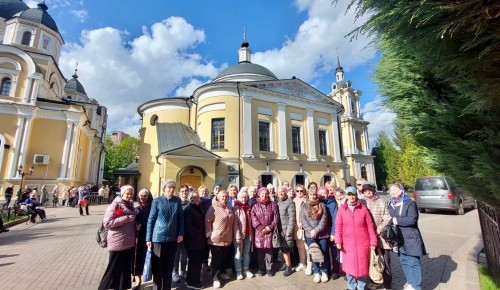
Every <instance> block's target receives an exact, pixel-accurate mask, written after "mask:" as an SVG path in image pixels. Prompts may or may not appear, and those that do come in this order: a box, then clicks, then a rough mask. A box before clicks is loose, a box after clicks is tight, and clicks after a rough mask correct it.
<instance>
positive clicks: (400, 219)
mask: <svg viewBox="0 0 500 290" xmlns="http://www.w3.org/2000/svg"><path fill="white" fill-rule="evenodd" d="M388 190H389V193H390V194H391V199H390V201H389V213H390V215H391V217H392V223H393V224H395V225H397V226H398V227H399V229H400V230H401V234H402V235H403V244H402V245H398V246H397V247H398V248H397V252H398V255H399V261H400V263H401V267H402V268H403V272H404V273H405V276H406V281H407V282H408V284H409V285H410V286H411V289H415V290H420V289H422V286H421V283H422V268H421V264H420V258H421V257H422V256H423V255H425V254H426V251H425V245H424V241H423V239H422V235H421V234H420V230H419V228H418V210H417V205H416V203H415V202H414V201H413V200H411V199H410V198H409V197H408V196H407V195H406V193H405V191H404V187H403V185H402V184H401V183H393V184H390V185H389V186H388Z"/></svg>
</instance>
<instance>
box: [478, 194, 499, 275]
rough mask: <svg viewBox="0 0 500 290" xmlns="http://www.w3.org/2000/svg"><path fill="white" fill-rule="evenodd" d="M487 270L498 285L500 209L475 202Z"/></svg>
mask: <svg viewBox="0 0 500 290" xmlns="http://www.w3.org/2000/svg"><path fill="white" fill-rule="evenodd" d="M477 205H478V213H479V221H480V223H481V232H482V235H483V243H484V253H485V255H486V261H487V262H488V268H489V269H490V271H491V273H492V274H493V276H495V279H496V280H497V282H498V283H500V209H497V208H493V207H490V206H488V205H487V204H486V203H484V202H480V201H477Z"/></svg>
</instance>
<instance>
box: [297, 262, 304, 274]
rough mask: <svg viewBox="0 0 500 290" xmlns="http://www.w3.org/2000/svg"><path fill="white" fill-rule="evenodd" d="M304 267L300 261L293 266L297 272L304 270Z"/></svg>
mask: <svg viewBox="0 0 500 290" xmlns="http://www.w3.org/2000/svg"><path fill="white" fill-rule="evenodd" d="M305 268H306V267H304V264H302V263H300V264H299V265H298V266H297V267H295V272H299V271H302V270H304V269H305Z"/></svg>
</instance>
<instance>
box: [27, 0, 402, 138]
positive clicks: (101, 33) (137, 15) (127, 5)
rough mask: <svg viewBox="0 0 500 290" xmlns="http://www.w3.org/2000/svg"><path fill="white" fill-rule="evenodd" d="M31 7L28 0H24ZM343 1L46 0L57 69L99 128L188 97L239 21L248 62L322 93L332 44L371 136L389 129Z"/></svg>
mask: <svg viewBox="0 0 500 290" xmlns="http://www.w3.org/2000/svg"><path fill="white" fill-rule="evenodd" d="M25 2H26V3H27V4H28V5H30V6H31V7H34V6H36V3H37V1H32V0H28V1H25ZM348 2H349V1H348V0H340V1H339V3H338V4H337V5H332V1H331V0H295V1H291V0H290V1H285V0H273V1H269V0H255V1H241V0H233V1H227V0H209V1H193V0H169V1H166V0H147V1H123V0H122V1H117V0H105V1H102V0H101V1H97V0H79V1H70V0H47V1H46V4H47V5H48V7H49V10H48V12H49V14H50V15H51V16H52V17H53V18H54V19H55V21H56V23H57V25H58V27H59V30H60V31H61V33H62V36H63V38H64V40H65V43H66V44H65V45H64V46H63V52H62V54H61V59H60V67H61V70H62V71H63V73H64V74H65V76H66V78H70V77H71V75H72V74H73V72H74V68H75V64H76V62H78V75H79V80H80V81H81V82H82V84H83V86H84V87H85V89H86V91H87V94H88V95H89V97H91V98H95V99H97V100H98V101H99V102H100V103H101V104H103V105H105V106H106V107H108V114H109V122H108V133H110V132H111V131H113V130H122V131H125V132H127V133H129V134H131V135H135V136H137V130H138V128H139V127H140V126H139V124H140V120H139V116H138V115H137V113H136V109H137V107H138V106H139V105H140V104H142V103H144V102H146V101H148V100H151V99H156V98H162V97H170V96H189V95H190V94H191V92H192V91H193V90H194V89H195V88H196V87H198V86H200V85H202V84H204V83H207V82H209V81H210V80H211V79H213V77H215V76H216V75H217V74H218V72H220V71H221V70H222V69H224V68H226V67H227V66H231V65H234V64H236V63H237V61H238V54H237V50H238V48H239V46H240V44H241V42H242V40H243V36H242V35H243V28H244V27H246V35H247V40H248V42H249V43H250V48H251V49H252V52H253V53H252V62H254V63H258V64H260V65H263V66H265V67H267V68H269V69H270V70H271V71H273V72H274V73H275V74H276V75H277V76H278V77H279V78H291V77H292V76H297V77H298V78H300V79H302V80H304V81H306V82H308V83H309V84H310V85H312V86H313V87H315V88H317V89H318V90H320V91H322V92H324V93H325V94H327V93H329V92H330V90H331V89H330V86H331V84H332V82H333V80H334V73H335V67H336V49H337V48H338V49H339V51H340V61H341V65H342V66H343V67H344V70H345V75H346V78H347V79H349V80H352V81H353V86H354V87H355V88H356V89H359V90H361V91H363V95H362V99H361V104H362V108H363V112H364V113H365V119H367V120H368V121H370V122H371V123H372V125H371V126H370V128H369V132H370V135H371V136H370V139H371V140H372V142H371V143H372V144H373V140H374V138H375V136H376V135H377V134H378V132H379V131H380V130H386V131H391V130H392V126H390V123H391V121H392V118H393V114H392V113H389V112H386V111H385V110H383V109H381V108H380V107H379V105H378V103H379V101H378V100H379V98H378V97H377V89H376V86H375V84H374V82H373V80H372V79H371V76H370V75H371V73H372V70H373V68H374V64H375V63H376V61H377V52H376V50H375V49H374V48H373V47H370V46H369V45H368V44H369V42H370V39H367V38H366V37H365V36H361V37H359V38H358V39H356V40H353V41H350V40H349V39H348V38H346V37H345V35H346V34H347V33H349V32H350V31H351V30H352V29H354V28H355V27H357V26H358V25H360V24H361V23H362V22H363V19H358V20H356V21H355V17H354V13H353V10H350V11H347V10H346V7H347V4H348Z"/></svg>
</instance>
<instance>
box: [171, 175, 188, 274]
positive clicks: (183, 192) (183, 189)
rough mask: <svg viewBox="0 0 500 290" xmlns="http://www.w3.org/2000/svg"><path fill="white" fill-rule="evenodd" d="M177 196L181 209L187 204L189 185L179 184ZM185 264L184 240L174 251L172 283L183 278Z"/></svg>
mask: <svg viewBox="0 0 500 290" xmlns="http://www.w3.org/2000/svg"><path fill="white" fill-rule="evenodd" d="M179 197H180V198H181V204H182V209H183V210H184V209H185V208H186V206H187V205H188V204H189V186H187V185H181V186H180V187H179ZM179 264H180V266H179ZM186 266H187V254H186V249H185V248H184V242H180V243H179V244H178V245H177V251H176V252H175V260H174V272H173V274H172V281H173V282H174V283H179V282H180V281H181V277H184V278H185V277H186V274H187V272H186ZM179 268H180V269H179Z"/></svg>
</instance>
